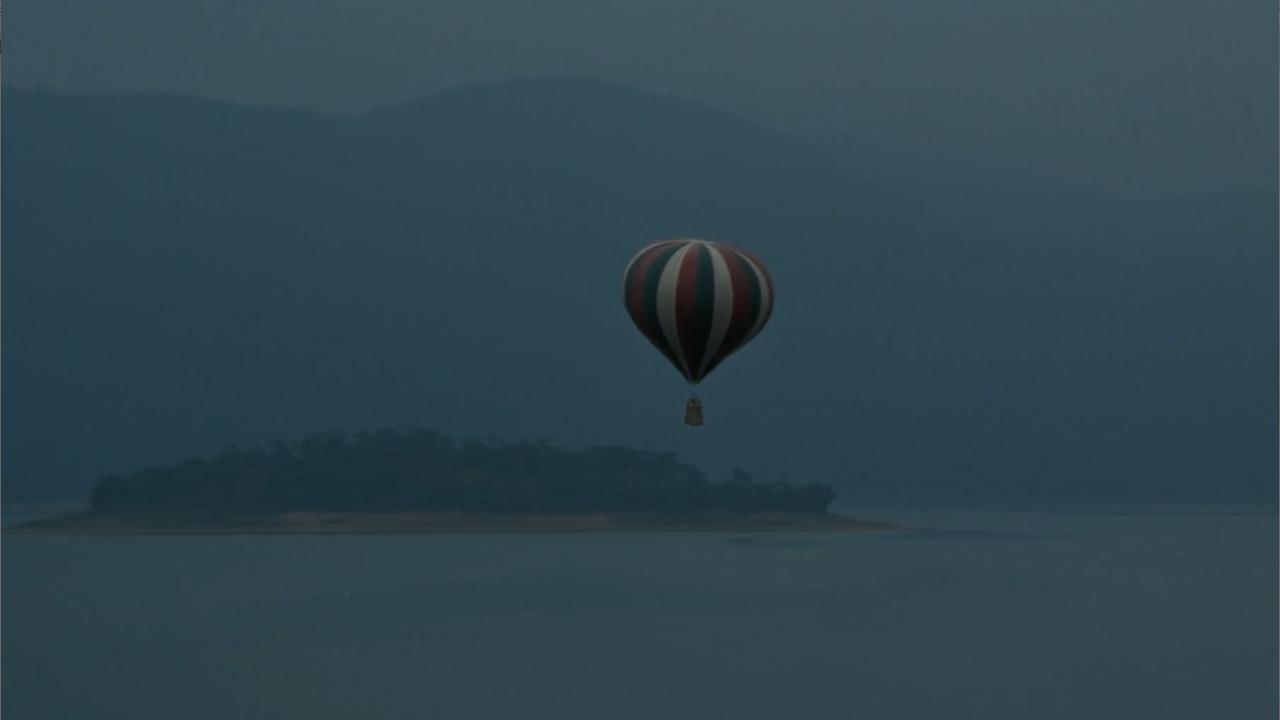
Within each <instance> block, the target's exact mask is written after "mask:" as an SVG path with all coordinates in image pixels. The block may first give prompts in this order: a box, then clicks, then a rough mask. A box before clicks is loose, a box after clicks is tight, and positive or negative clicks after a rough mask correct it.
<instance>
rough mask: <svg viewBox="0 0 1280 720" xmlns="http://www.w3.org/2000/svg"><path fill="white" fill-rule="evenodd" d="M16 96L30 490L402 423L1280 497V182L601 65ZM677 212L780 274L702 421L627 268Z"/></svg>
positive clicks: (9, 142) (907, 475) (884, 489)
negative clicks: (1006, 158) (205, 454)
mask: <svg viewBox="0 0 1280 720" xmlns="http://www.w3.org/2000/svg"><path fill="white" fill-rule="evenodd" d="M3 105H4V110H5V117H4V123H3V137H2V138H0V141H2V142H3V146H4V149H5V153H4V166H3V173H4V176H3V198H2V200H3V207H4V213H3V218H2V224H3V227H2V228H0V231H2V232H3V237H4V244H3V288H2V292H3V298H2V300H3V329H2V332H3V353H4V357H3V372H4V382H5V386H4V393H3V412H4V417H5V426H4V454H3V474H4V489H5V493H6V496H7V497H24V498H35V497H50V496H53V497H57V496H66V495H73V494H79V493H84V492H85V491H87V488H88V486H89V483H91V482H92V481H93V480H94V479H95V478H97V477H98V476H99V475H100V474H102V473H104V472H110V471H117V470H120V469H122V468H129V467H137V466H140V465H144V464H149V463H155V462H165V461H167V460H176V459H178V458H180V457H183V456H187V455H191V454H194V453H196V452H198V451H200V450H201V449H202V448H205V447H208V446H210V445H215V446H216V445H220V444H224V443H232V442H238V443H248V442H251V441H252V440H253V439H255V438H260V437H282V436H289V435H294V434H297V433H298V432H300V431H302V430H304V429H306V428H310V427H316V426H330V427H341V426H347V427H350V426H361V425H378V424H384V423H391V424H414V423H417V424H423V425H430V426H435V427H439V428H441V429H443V430H445V431H447V432H450V433H461V434H473V435H475V434H483V433H486V432H496V433H499V434H503V435H509V436H521V435H526V434H538V435H544V434H545V435H547V436H555V437H560V438H563V439H564V440H565V441H566V442H568V443H571V444H579V445H597V444H605V445H615V444H620V445H631V446H638V447H648V448H652V449H656V450H678V451H680V453H681V454H682V456H688V457H690V458H692V459H694V460H696V461H698V462H699V463H701V464H704V465H706V466H708V467H712V468H716V467H719V468H727V467H729V466H731V465H734V464H743V465H747V466H750V467H753V468H755V469H757V471H758V472H760V473H761V475H763V476H768V477H771V478H779V479H794V480H800V481H807V480H808V479H809V478H821V479H822V480H823V481H824V482H831V483H832V484H833V485H834V486H835V487H836V488H837V489H839V490H840V491H841V494H842V495H843V496H847V497H850V498H855V499H857V498H877V499H886V498H887V499H893V498H917V499H918V498H926V499H930V500H933V501H956V502H967V501H970V500H987V499H1005V498H1007V499H1015V500H1020V499H1028V498H1031V499H1036V500H1052V499H1057V498H1061V499H1071V500H1128V501H1132V500H1145V499H1150V500H1153V501H1154V500H1170V501H1199V500H1224V501H1233V502H1237V501H1269V500H1271V499H1273V498H1274V496H1275V485H1274V477H1275V472H1276V455H1275V438H1276V433H1277V423H1276V407H1275V402H1274V400H1275V397H1276V394H1277V387H1276V378H1275V367H1276V361H1277V348H1276V338H1275V332H1274V329H1275V327H1276V322H1277V316H1276V306H1275V302H1274V300H1275V297H1276V281H1275V273H1274V270H1275V267H1276V247H1275V237H1276V222H1275V197H1274V194H1273V193H1264V194H1259V195H1256V196H1253V195H1233V196H1221V197H1194V198H1163V199H1161V198H1156V199H1144V200H1141V201H1137V200H1132V201H1126V200H1123V199H1118V198H1110V197H1105V196H1098V195H1094V194H1090V193H1087V192H1083V191H1077V190H1074V189H1072V188H1069V187H1063V186H1060V185H1056V184H1053V183H1046V182H1043V181H1039V180H1037V179H1035V178H1029V177H1023V176H1021V175H1019V174H1018V173H1017V172H1013V171H1004V172H1003V174H1002V173H999V172H995V171H992V170H991V169H986V168H976V167H974V166H972V165H967V164H965V163H963V162H959V161H955V160H953V159H949V158H943V157H934V156H931V155H927V154H924V155H922V154H916V155H912V156H910V157H908V156H907V155H906V154H904V153H901V152H898V151H894V150H892V149H886V148H880V147H877V146H874V145H869V144H866V143H860V142H858V141H856V140H850V139H848V138H842V139H840V140H839V141H838V142H837V141H835V140H830V141H827V140H824V141H820V142H819V141H814V140H812V139H807V138H792V137H788V136H785V135H783V134H781V133H778V132H775V131H772V130H770V129H767V128H762V127H759V126H756V125H753V124H751V123H749V122H745V121H742V120H740V119H738V118H735V117H733V116H730V115H726V114H724V113H720V112H717V111H713V110H710V109H707V108H704V107H702V106H700V105H697V104H695V103H691V102H688V101H685V100H682V99H679V98H674V97H667V96H656V95H651V94H645V93H641V92H636V91H633V90H630V89H627V88H620V87H616V86H611V85H607V84H603V83H599V82H594V81H586V80H578V79H572V78H559V79H548V80H544V81H527V82H512V83H502V84H493V85H484V86H475V87H467V88H460V89H457V90H455V91H450V92H446V93H443V94H441V95H438V96H435V97H432V98H428V99H425V100H423V101H420V102H416V103H412V104H409V105H405V106H402V107H396V108H388V109H385V110H382V111H379V112H376V113H372V114H370V115H368V116H365V117H360V118H338V117H328V116H323V115H317V114H310V113H302V112H282V111H273V110H263V109H258V108H251V107H242V106H235V105H228V104H223V103H216V102H210V101H204V100H198V99H192V98H185V97H173V96H156V95H133V96H69V95H61V94H55V93H48V92H43V91H35V90H19V89H13V88H9V87H6V88H4V90H3ZM672 235H696V236H705V237H712V238H720V239H725V240H730V241H733V242H737V243H741V244H743V245H746V246H748V247H751V248H753V249H755V250H757V251H758V252H759V253H760V254H761V255H762V256H763V257H764V258H765V259H766V260H767V261H768V262H769V263H770V266H771V268H772V269H773V271H774V275H775V279H776V280H777V284H778V287H779V300H778V305H777V311H776V314H775V316H774V318H773V320H772V322H771V326H770V328H769V329H768V331H767V332H766V333H765V334H763V335H762V336H761V337H760V338H758V339H757V341H756V342H755V343H753V344H752V345H751V346H750V347H748V348H747V349H745V350H744V351H743V352H742V353H741V354H740V355H738V356H735V357H734V358H732V359H731V360H730V361H729V362H727V363H726V364H725V365H724V366H723V367H722V368H721V369H719V370H718V371H717V372H716V374H715V375H714V376H713V377H712V378H711V380H710V381H708V383H707V384H706V386H705V387H704V389H703V397H704V400H705V402H706V410H707V417H708V424H707V426H706V427H704V428H700V429H699V431H698V432H697V433H689V432H685V431H684V429H683V428H681V427H680V426H679V415H680V409H681V403H682V401H683V395H682V386H681V383H680V381H679V380H678V378H677V377H676V376H675V374H674V373H673V372H672V371H670V369H669V368H667V367H666V366H665V365H664V363H663V361H662V360H661V359H660V358H659V357H658V356H657V354H656V353H654V352H652V351H651V349H650V348H649V347H648V346H647V344H646V343H645V341H644V340H643V339H642V338H640V337H638V335H636V334H635V333H634V331H633V330H632V328H631V327H630V325H629V323H628V322H627V321H626V318H625V315H624V313H623V312H622V310H621V307H620V303H619V301H618V298H617V295H618V283H619V275H620V273H621V269H622V266H623V265H624V264H625V262H626V260H627V259H628V257H629V256H630V254H631V253H632V252H633V251H634V250H635V249H636V248H638V247H639V246H640V245H642V244H643V243H645V242H648V241H650V240H652V239H655V238H658V237H665V236H672Z"/></svg>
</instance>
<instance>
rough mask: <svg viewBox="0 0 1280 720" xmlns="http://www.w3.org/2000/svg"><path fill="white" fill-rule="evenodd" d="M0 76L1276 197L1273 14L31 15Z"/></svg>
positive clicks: (491, 7)
mask: <svg viewBox="0 0 1280 720" xmlns="http://www.w3.org/2000/svg"><path fill="white" fill-rule="evenodd" d="M7 10H8V12H6V17H5V19H6V20H7V21H8V22H7V23H6V29H7V30H8V33H7V36H6V38H5V46H6V50H7V52H6V56H7V57H6V60H7V62H6V63H5V67H4V81H5V82H6V83H10V84H13V85H16V86H26V87H30V86H43V87H46V88H50V89H61V90H68V91H76V92H133V91H164V92H174V93H181V94H190V95H196V96H201V97H209V98H217V99H225V100H234V101H239V102H244V103H249V104H255V105H266V106H279V107H290V108H307V109H313V110H319V111H324V112H330V113H360V112H363V111H366V110H368V109H370V108H374V107H378V106H385V105H389V104H395V103H399V102H404V101H406V100H410V99H414V98H418V97H422V96H424V95H428V94H431V93H433V92H436V91H439V90H441V89H443V88H447V87H451V86H456V85H460V84H466V83H472V82H478V81H485V80H492V79H499V78H506V77H510V76H528V75H534V76H536V75H543V74H570V75H590V76H594V77H599V78H602V79H606V80H613V81H619V82H624V83H629V84H632V85H635V86H638V87H641V88H644V89H648V90H658V91H665V92H671V93H675V94H679V95H682V96H684V97H688V98H693V99H696V100H699V101H701V102H704V103H708V104H712V105H715V106H718V107H721V108H724V109H728V110H731V111H734V112H737V113H740V114H742V115H744V116H746V117H748V118H751V119H754V120H756V121H759V122H762V123H765V124H769V125H773V126H777V127H780V128H782V129H785V130H790V131H794V132H804V133H811V134H817V135H822V136H832V135H835V136H844V135H848V136H853V137H857V138H863V139H870V140H875V141H879V142H882V143H886V144H891V145H896V146H903V147H909V148H920V149H936V150H939V151H945V152H948V153H951V154H954V155H959V156H963V157H968V158H973V159H977V160H982V161H987V162H994V163H998V164H1001V165H1007V166H1010V167H1016V168H1021V169H1028V170H1035V171H1037V172H1040V173H1043V174H1046V175H1050V176H1055V177H1058V178H1062V179H1067V180H1070V181H1072V182H1074V183H1077V184H1080V185H1083V186H1087V187H1090V188H1094V189H1100V190H1104V191H1107V192H1110V193H1114V194H1121V195H1141V196H1159V195H1170V194H1197V193H1218V192H1230V191H1240V190H1255V191H1256V190H1268V191H1270V190H1272V189H1273V188H1274V187H1275V178H1276V168H1275V156H1276V147H1277V146H1276V103H1277V84H1276V65H1277V64H1276V56H1277V53H1276V27H1277V19H1276V7H1275V5H1274V3H1270V2H1262V1H1261V0H1252V1H1249V2H1228V3H1220V2H1212V1H1211V0H1159V1H1157V0H1105V1H1104V0H1081V1H1077V2H1054V3H1035V2H1030V3H1029V2H1025V1H1024V0H976V1H974V2H957V1H955V0H920V1H917V2H912V3H903V2H894V1H891V0H875V1H873V2H860V3H854V2H845V1H840V0H825V1H823V0H799V1H797V2H789V3H771V2H761V0H746V1H738V0H735V1H733V2H730V1H729V0H714V1H712V2H699V3H689V2H683V1H678V0H653V1H651V2H644V3H639V2H616V1H612V0H547V1H545V2H538V3H529V2H523V1H521V0H447V1H445V2H430V3H424V2H413V1H410V0H382V1H366V0H276V1H274V2H269V3H268V2H255V3H225V2H214V1H213V0H183V1H181V2H176V1H175V0H118V1H116V2H111V3H102V2H92V1H90V0H41V2H33V3H20V4H11V5H10V7H9V8H7Z"/></svg>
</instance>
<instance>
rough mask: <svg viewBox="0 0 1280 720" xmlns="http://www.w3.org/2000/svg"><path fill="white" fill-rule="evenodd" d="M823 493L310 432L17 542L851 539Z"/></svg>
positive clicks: (144, 477) (609, 450) (105, 483)
mask: <svg viewBox="0 0 1280 720" xmlns="http://www.w3.org/2000/svg"><path fill="white" fill-rule="evenodd" d="M834 499H835V492H834V491H833V490H832V489H831V487H830V486H828V485H826V484H821V483H807V484H803V485H792V484H787V483H783V482H759V481H757V480H755V479H754V478H753V477H752V476H751V475H750V473H748V472H746V471H744V470H740V469H735V470H734V471H732V473H731V474H730V476H729V477H728V478H726V479H724V480H720V481H711V480H709V479H708V478H707V477H706V475H705V473H703V472H702V470H700V469H699V468H697V467H696V466H693V465H691V464H688V463H685V462H681V461H680V460H679V459H678V458H677V456H676V455H675V454H674V453H662V452H652V451H647V450H638V449H634V448H628V447H621V446H597V447H587V448H583V449H569V448H564V447H560V446H557V445H555V444H553V443H551V442H549V441H546V440H534V441H531V440H518V441H501V440H498V439H496V438H487V439H466V440H462V441H457V440H455V439H453V438H450V437H448V436H445V435H443V434H441V433H438V432H435V431H431V430H423V429H408V430H378V431H373V432H367V431H365V432H357V433H354V434H346V433H340V432H329V433H315V434H311V435H308V436H306V437H304V438H302V439H301V440H300V441H298V442H294V443H287V444H286V443H275V444H273V445H270V446H268V447H255V448H239V447H234V446H232V447H228V448H226V449H225V450H223V451H222V452H220V453H218V454H217V455H215V456H212V457H206V458H191V459H188V460H184V461H182V462H178V463H175V464H172V465H164V466H155V467H147V468H143V469H141V470H138V471H136V472H133V473H130V474H127V475H108V476H106V477H103V478H102V479H100V480H99V481H98V482H97V483H96V484H95V486H94V488H93V492H92V497H91V501H90V506H89V509H88V510H86V511H84V512H79V513H72V514H67V515H62V516H58V517H53V518H47V519H43V520H38V521H34V522H29V523H25V524H22V525H18V526H14V527H10V528H6V532H18V533H58V534H63V533H93V534H112V533H120V534H135V533H163V534H170V533H174V534H184V533H189V534H213V533H458V532H605V531H648V530H680V531H698V530H719V531H756V530H759V531H770V530H778V531H786V530H790V531H849V530H869V529H877V528H884V527H887V525H884V524H882V523H874V522H868V521H863V520H856V519H853V518H849V517H845V516H842V515H837V514H834V513H832V512H830V510H829V508H830V505H831V503H832V501H833V500H834Z"/></svg>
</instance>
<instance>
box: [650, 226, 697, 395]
mask: <svg viewBox="0 0 1280 720" xmlns="http://www.w3.org/2000/svg"><path fill="white" fill-rule="evenodd" d="M692 247H693V243H689V244H687V245H685V246H684V247H681V248H680V249H679V250H677V251H675V253H674V254H673V255H672V256H671V258H670V259H669V260H667V266H666V267H665V268H663V269H662V277H661V278H660V279H659V280H658V324H659V325H661V327H662V335H663V336H664V337H666V339H667V345H669V346H670V347H671V349H672V350H673V351H674V352H675V354H676V359H677V360H679V361H680V366H681V367H683V368H684V374H685V376H686V377H689V376H691V375H692V373H690V372H689V361H688V360H687V359H685V356H684V348H683V347H681V346H680V330H679V327H678V326H677V325H676V287H677V285H678V284H679V282H678V281H679V279H680V263H681V262H683V261H684V256H685V255H688V254H689V249H690V248H692Z"/></svg>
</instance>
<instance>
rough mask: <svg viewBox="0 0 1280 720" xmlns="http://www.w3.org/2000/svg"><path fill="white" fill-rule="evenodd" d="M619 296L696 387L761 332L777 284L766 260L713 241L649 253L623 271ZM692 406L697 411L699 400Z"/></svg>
mask: <svg viewBox="0 0 1280 720" xmlns="http://www.w3.org/2000/svg"><path fill="white" fill-rule="evenodd" d="M622 293H623V302H624V303H625V304H626V308H627V313H628V314H630V315H631V321H632V322H634V323H635V325H636V327H637V328H639V330H640V332H641V333H643V334H644V336H645V337H646V338H648V339H649V342H651V343H653V345H654V347H656V348H658V350H659V351H660V352H661V353H662V354H663V355H664V356H666V358H667V360H669V361H671V364H672V365H675V367H676V370H679V371H680V374H681V375H684V377H685V379H686V380H688V381H689V383H690V384H691V385H697V384H698V383H700V382H702V380H703V379H704V378H706V377H707V375H708V374H709V373H710V372H711V371H712V370H714V369H716V367H717V366H718V365H720V363H722V362H724V359H725V358H727V357H729V355H731V354H732V353H733V352H734V351H736V350H737V349H738V348H740V347H742V346H743V345H745V344H746V343H747V342H749V341H750V340H751V339H752V338H753V337H755V336H756V335H758V334H759V333H760V331H761V330H762V329H764V326H765V323H767V322H768V321H769V316H770V315H771V314H772V313H773V297H774V294H773V279H772V278H770V277H769V271H768V270H767V269H766V268H765V266H764V263H762V262H760V260H759V259H758V258H756V257H755V256H754V255H752V254H751V253H749V252H747V251H745V250H742V249H740V248H736V247H732V246H730V245H725V244H723V243H719V242H712V241H709V240H695V239H679V240H664V241H662V242H657V243H654V244H652V245H649V246H648V247H646V248H644V249H643V250H641V251H640V252H638V253H636V255H635V257H633V258H631V262H630V263H629V264H628V265H627V269H626V272H624V273H623V280H622ZM690 403H691V405H690V412H692V408H693V404H696V403H697V400H696V399H694V400H691V401H690ZM697 407H698V410H699V420H700V410H701V405H698V406H697ZM688 420H689V417H688V416H686V421H688ZM691 424H700V421H699V422H697V423H691Z"/></svg>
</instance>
